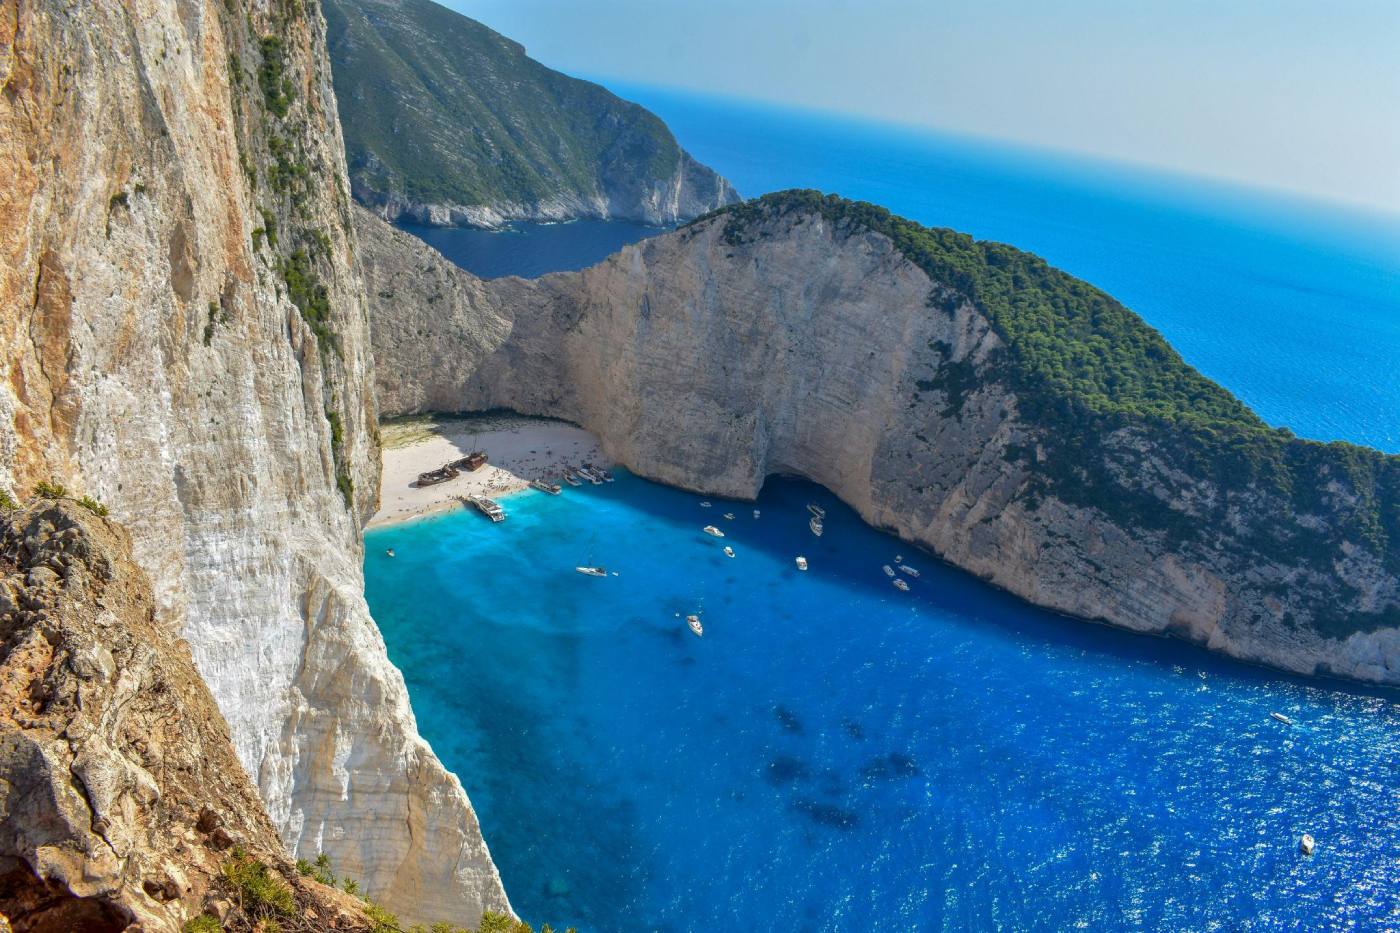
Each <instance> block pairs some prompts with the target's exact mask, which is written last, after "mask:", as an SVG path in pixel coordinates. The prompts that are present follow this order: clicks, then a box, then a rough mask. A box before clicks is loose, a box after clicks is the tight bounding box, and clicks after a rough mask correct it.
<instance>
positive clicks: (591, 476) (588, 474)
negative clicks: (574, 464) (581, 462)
mask: <svg viewBox="0 0 1400 933" xmlns="http://www.w3.org/2000/svg"><path fill="white" fill-rule="evenodd" d="M578 472H579V475H580V476H582V477H583V478H584V479H586V480H588V481H589V482H590V483H592V484H593V485H594V486H601V485H603V478H602V477H601V476H599V475H598V474H597V473H594V472H593V470H592V469H591V468H589V467H580V468H579V471H578Z"/></svg>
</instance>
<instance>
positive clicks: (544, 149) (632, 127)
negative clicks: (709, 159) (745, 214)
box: [325, 0, 738, 227]
mask: <svg viewBox="0 0 1400 933" xmlns="http://www.w3.org/2000/svg"><path fill="white" fill-rule="evenodd" d="M325 10H326V19H327V21H328V22H329V24H330V54H331V62H332V65H333V70H334V73H335V91H336V97H337V101H338V104H339V109H340V120H341V124H342V125H343V127H344V132H345V145H346V155H347V157H348V159H349V167H350V183H351V185H352V188H353V191H354V195H355V198H356V199H357V200H358V201H360V203H362V204H364V205H366V206H368V207H369V208H371V209H372V210H373V211H375V212H376V213H378V214H379V215H380V216H382V217H385V218H387V219H389V220H397V219H400V218H403V219H408V220H413V221H416V222H417V223H421V224H433V225H438V226H472V227H499V226H501V225H503V224H506V223H509V222H510V221H515V220H527V221H564V220H575V219H579V218H601V219H611V220H632V221H638V222H641V223H647V224H654V225H666V224H673V223H677V222H679V221H684V220H689V219H691V218H693V217H696V216H698V215H700V214H703V213H705V212H706V211H710V210H714V209H715V208H717V207H722V206H724V205H726V204H729V203H732V202H734V201H737V200H738V196H737V195H736V194H735V192H734V188H733V187H732V186H731V185H730V184H729V182H727V181H725V180H724V179H723V178H721V177H720V176H719V175H717V174H715V173H714V172H713V171H711V170H710V169H709V168H707V167H705V166H704V165H701V164H700V163H699V162H697V161H696V160H695V159H694V158H692V157H691V156H690V154H689V153H688V152H686V151H685V150H684V149H682V148H681V147H680V146H679V145H678V144H677V143H676V139H675V137H674V136H672V135H671V131H670V129H668V128H667V126H666V124H665V123H663V122H662V121H661V119H660V118H658V117H657V116H656V115H655V114H653V113H651V112H650V111H648V110H646V109H645V108H643V107H641V106H639V105H637V104H634V103H631V102H629V101H625V100H622V99H621V98H619V97H617V96H616V95H614V94H612V93H611V92H610V91H608V90H607V89H606V88H603V87H601V86H599V85H597V84H594V83H592V82H591V81H581V80H579V79H577V78H572V77H569V76H568V75H565V74H561V73H559V72H557V71H554V70H552V69H550V68H547V67H545V66H544V65H542V64H540V63H539V62H537V61H535V60H533V59H531V58H530V57H529V56H528V55H527V54H526V53H525V49H524V47H522V46H521V45H520V44H519V43H517V42H514V41H512V40H510V39H507V38H506V37H505V36H502V35H501V34H499V33H497V32H494V31H492V30H491V29H488V28H487V27H486V26H483V25H482V24H481V23H478V22H476V21H474V20H471V19H468V18H467V17H465V16H462V15H461V14H459V13H457V12H455V11H453V10H449V9H447V8H446V7H443V6H440V5H439V4H437V3H433V2H431V0H328V2H327V3H326V6H325Z"/></svg>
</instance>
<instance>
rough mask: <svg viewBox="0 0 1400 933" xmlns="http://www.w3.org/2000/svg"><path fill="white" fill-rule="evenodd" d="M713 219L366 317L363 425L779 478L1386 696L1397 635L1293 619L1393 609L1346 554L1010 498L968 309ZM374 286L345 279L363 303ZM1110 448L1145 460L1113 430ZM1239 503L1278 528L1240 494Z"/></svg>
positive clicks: (941, 290) (668, 476) (845, 257)
mask: <svg viewBox="0 0 1400 933" xmlns="http://www.w3.org/2000/svg"><path fill="white" fill-rule="evenodd" d="M725 224H726V220H725V218H724V217H720V218H718V219H715V220H710V221H704V222H701V223H699V224H696V225H694V226H692V227H689V228H685V229H682V230H680V231H678V232H676V233H674V234H668V235H664V236H660V237H656V238H653V239H650V240H647V241H644V242H643V243H640V244H637V245H634V246H630V247H627V248H626V249H624V250H623V251H622V252H620V253H618V254H617V255H615V256H613V257H611V258H610V259H608V260H607V261H605V262H603V263H601V264H600V265H598V266H595V267H593V268H591V269H587V270H585V271H583V272H580V273H563V274H558V275H551V276H546V277H544V278H542V279H538V280H535V281H523V280H520V279H513V278H508V279H498V280H493V281H489V282H485V283H480V282H477V281H475V280H472V279H471V278H470V276H467V275H466V273H460V272H459V273H458V276H459V277H461V278H463V279H464V280H465V281H464V284H462V285H461V286H460V287H461V288H462V289H463V290H464V291H470V292H471V293H472V294H473V296H474V297H473V304H472V306H471V307H470V308H465V307H464V308H463V309H462V311H461V313H460V314H459V315H454V316H451V317H450V318H448V320H450V321H451V322H452V323H451V324H450V330H449V329H447V328H446V327H444V328H440V327H439V326H438V324H439V321H441V320H444V319H443V318H441V317H439V316H437V315H434V314H422V313H420V314H417V315H415V316H413V317H412V318H411V319H410V318H408V317H407V315H410V314H412V308H411V307H403V306H399V307H395V308H380V307H378V306H376V307H375V308H374V311H373V314H374V318H375V326H376V334H375V354H376V359H377V361H378V364H379V367H380V371H381V373H384V372H396V373H400V374H408V373H412V379H411V380H410V383H411V385H408V386H403V387H400V388H399V389H397V390H396V391H393V392H390V391H388V389H387V387H384V386H383V383H382V381H381V392H382V393H383V396H384V399H385V406H384V411H385V413H386V414H402V413H407V412H412V411H421V410H424V409H427V408H439V409H447V410H471V409H484V408H493V407H506V408H511V409H514V410H516V411H520V412H523V413H527V414H541V415H546V414H547V415H553V416H556V417H563V418H567V419H570V420H573V421H576V422H577V423H579V424H580V425H582V426H583V427H586V428H588V429H589V430H591V431H593V432H595V433H596V434H597V435H598V436H599V437H600V438H601V439H602V442H603V445H604V448H605V451H606V453H607V454H608V456H610V457H612V458H614V459H616V460H618V461H619V462H622V463H624V464H626V465H627V466H628V467H629V468H631V469H632V470H634V471H636V472H638V473H640V474H642V475H644V476H647V477H650V478H653V479H656V480H660V481H662V482H666V483H670V484H673V485H677V486H681V487H684V488H689V489H694V490H697V491H701V492H705V493H710V494H717V495H729V496H737V497H751V496H754V495H756V494H757V492H758V490H759V488H760V487H761V485H762V483H763V480H764V478H765V477H767V476H769V475H772V474H792V475H798V476H803V477H806V478H809V479H811V480H814V481H816V482H818V483H821V484H822V485H824V486H826V487H827V488H829V489H831V490H832V491H833V492H835V493H836V494H837V495H839V496H840V497H841V498H842V499H843V500H844V501H845V502H847V503H848V504H849V505H851V506H852V507H853V508H855V509H856V510H857V511H858V512H859V513H860V514H861V516H862V517H863V518H864V519H865V520H866V521H867V522H869V523H870V524H871V525H873V526H875V527H878V528H883V529H886V530H889V531H891V532H892V533H894V534H897V535H899V536H900V537H901V538H903V539H905V540H907V541H910V542H914V543H917V544H919V545H921V546H923V547H926V548H928V549H929V550H931V551H933V552H934V553H936V554H937V555H939V556H940V557H943V558H944V559H946V560H948V561H949V562H950V563H953V564H955V565H957V566H959V567H962V568H964V569H966V570H968V571H970V572H972V573H975V574H977V575H978V576H980V577H982V578H984V579H986V580H988V581H990V582H992V583H994V584H995V585H997V586H1000V587H1003V588H1005V589H1007V590H1009V591H1011V592H1013V593H1016V594H1017V595H1020V596H1022V597H1024V598H1025V599H1027V600H1029V601H1030V602H1032V603H1035V604H1037V605H1040V606H1045V607H1047V608H1050V609H1054V610H1058V611H1061V612H1065V613H1067V614H1070V615H1074V616H1078V617H1081V618H1085V619H1091V620H1097V621H1105V622H1109V623H1112V624H1114V625H1119V626H1123V627H1126V628H1131V629H1135V630H1137V631H1142V632H1153V633H1163V634H1175V635H1179V636H1182V637H1186V638H1189V639H1191V640H1193V641H1197V642H1199V643H1201V644H1203V645H1205V646H1206V647H1209V648H1211V649H1213V650H1217V651H1221V652H1224V653H1226V654H1230V655H1233V656H1235V657H1238V658H1242V659H1245V660H1249V661H1254V662H1258V663H1262V664H1267V665H1271V666H1274V667H1278V668H1283V669H1287V670H1293V671H1299V672H1303V673H1319V672H1321V673H1331V674H1335V675H1338V676H1344V677H1351V678H1355V679H1358V680H1369V681H1377V682H1381V683H1397V682H1400V629H1397V628H1395V627H1394V625H1386V624H1383V623H1382V624H1378V625H1377V626H1375V627H1374V628H1373V629H1372V630H1371V631H1368V632H1361V633H1356V634H1351V635H1349V636H1348V637H1347V638H1345V640H1337V639H1333V638H1327V637H1324V636H1322V635H1320V634H1318V632H1317V631H1316V629H1315V628H1313V627H1312V626H1311V625H1310V623H1309V619H1310V618H1311V617H1310V616H1309V615H1308V614H1307V613H1309V612H1311V611H1313V609H1312V607H1315V606H1316V605H1317V604H1318V603H1319V602H1327V601H1329V600H1330V601H1335V603H1336V604H1337V605H1338V606H1342V607H1344V608H1343V612H1352V611H1354V612H1357V613H1375V612H1383V611H1385V610H1386V608H1387V607H1395V606H1397V605H1400V581H1397V580H1396V579H1395V577H1394V576H1393V575H1391V574H1388V573H1386V571H1385V569H1384V567H1383V565H1381V564H1380V563H1379V562H1378V560H1377V558H1376V557H1375V556H1374V555H1373V554H1371V553H1369V552H1368V551H1366V550H1365V549H1362V548H1356V549H1354V551H1353V553H1351V554H1350V555H1349V556H1348V557H1347V558H1346V561H1345V562H1343V563H1339V564H1338V565H1337V567H1338V569H1337V572H1336V573H1326V572H1319V571H1318V570H1317V569H1316V567H1315V566H1312V565H1308V564H1304V563H1296V562H1290V561H1289V560H1286V559H1284V558H1283V557H1282V556H1280V555H1273V554H1267V553H1255V552H1250V551H1247V550H1245V549H1243V545H1239V544H1237V543H1236V542H1232V541H1231V540H1229V539H1228V538H1226V537H1223V536H1222V538H1221V540H1220V542H1219V543H1218V544H1215V545H1212V546H1193V547H1189V548H1188V547H1181V546H1178V545H1175V544H1172V543H1169V542H1168V541H1167V540H1166V538H1165V537H1164V536H1163V535H1162V534H1160V533H1156V532H1152V531H1149V530H1145V529H1142V528H1138V527H1132V526H1126V525H1124V524H1120V523H1117V522H1115V521H1114V520H1112V519H1110V517H1109V516H1108V515H1106V514H1104V513H1103V512H1101V511H1100V510H1098V509H1096V508H1093V507H1087V506H1082V505H1076V504H1072V503H1070V502H1066V501H1062V500H1061V499H1060V498H1057V497H1055V496H1053V495H1044V494H1040V493H1037V492H1034V491H1033V490H1034V489H1035V488H1036V487H1034V485H1033V483H1032V479H1033V478H1034V476H1035V475H1036V474H1037V473H1038V472H1039V471H1040V470H1042V469H1043V468H1044V465H1043V464H1042V462H1041V460H1042V458H1043V457H1044V456H1045V454H1044V451H1043V449H1042V441H1043V439H1044V436H1043V434H1042V433H1041V430H1042V429H1040V428H1038V427H1037V426H1036V425H1035V424H1033V423H1030V422H1029V421H1028V420H1027V419H1026V418H1025V417H1024V416H1023V415H1022V413H1021V409H1022V407H1023V406H1022V405H1021V403H1020V400H1019V399H1018V398H1017V397H1016V395H1015V394H1014V393H1013V392H1011V391H1010V390H1008V389H1007V388H1006V386H1005V385H1004V384H1002V382H1001V381H1000V378H999V376H998V375H997V371H996V367H995V365H993V364H992V359H991V357H992V355H993V354H994V351H996V350H997V348H998V347H999V346H1000V338H999V336H998V335H997V333H996V332H995V331H994V330H993V328H992V327H991V325H990V323H989V321H988V320H987V319H986V318H985V317H984V316H983V314H982V313H981V312H980V311H979V310H978V309H977V308H976V307H975V306H974V305H973V304H972V303H971V302H969V301H967V300H966V299H965V298H962V297H961V296H960V295H958V294H957V293H956V292H954V291H952V290H951V289H949V288H948V287H946V286H945V285H943V284H941V283H936V282H933V281H931V280H930V279H929V277H928V276H927V275H926V274H925V273H924V271H922V270H921V269H920V268H918V267H916V266H915V265H914V264H913V263H912V262H910V261H909V260H908V259H907V258H906V257H905V256H904V255H903V254H902V253H901V252H899V251H898V250H897V249H896V248H895V246H894V244H893V243H892V242H891V241H890V240H889V239H887V238H886V237H885V236H883V235H881V234H877V233H873V232H870V231H868V230H863V229H862V230H855V231H852V230H849V229H846V230H837V229H833V228H832V226H831V225H830V223H829V222H828V221H827V220H825V219H824V218H823V217H822V215H821V214H819V213H805V214H804V213H796V214H788V215H785V216H783V217H779V218H776V219H771V220H769V221H766V226H765V227H764V228H763V229H761V230H760V231H757V232H756V233H754V234H753V235H752V236H746V237H743V238H741V240H740V241H736V240H734V239H732V238H729V237H726V236H725V234H724V229H725ZM363 229H364V228H362V230H363ZM371 235H372V234H371V233H370V232H369V231H368V230H365V237H366V239H368V238H369V237H370V236H371ZM379 274H380V273H379V272H378V271H371V272H370V273H369V275H370V278H371V282H370V292H371V295H373V293H374V292H375V289H376V287H377V285H376V282H375V281H374V279H375V277H376V276H377V275H379ZM419 307H420V309H421V307H422V306H421V305H419ZM471 314H476V315H478V316H479V318H480V319H481V320H482V321H483V322H485V323H484V324H483V326H482V328H480V332H482V333H485V332H486V331H488V330H489V332H490V333H491V334H493V335H495V334H498V333H499V320H500V318H505V319H507V320H508V321H509V336H508V337H507V338H506V339H505V340H504V342H500V345H499V348H498V349H496V350H495V352H493V353H491V354H489V355H487V356H486V357H485V358H484V359H482V358H481V353H480V347H481V344H482V343H483V342H481V341H479V342H478V343H476V344H473V345H472V347H473V348H472V350H471V352H467V353H464V354H462V355H460V356H454V354H453V353H452V352H451V349H449V348H450V347H451V346H452V342H453V341H454V340H455V339H457V338H456V337H455V336H454V335H455V334H456V333H457V332H459V331H462V330H470V329H471V326H470V324H467V323H464V321H463V316H464V315H465V316H470V315H471ZM390 316H392V317H393V318H394V319H393V320H392V321H389V320H386V318H388V317H390ZM381 321H383V322H384V323H382V324H381V323H380V322H381ZM385 332H392V333H395V334H399V335H403V334H406V333H417V334H418V337H417V339H416V341H404V340H397V341H387V340H385V339H383V337H382V334H383V333H385ZM499 340H500V338H499V337H496V336H492V337H491V338H490V339H489V340H486V341H484V343H486V344H488V345H489V344H491V343H496V342H499ZM428 346H433V347H434V350H433V351H432V352H431V354H430V355H428V356H426V357H422V356H418V355H416V350H417V348H422V347H428ZM478 359H480V360H481V362H480V363H478V362H477V360H478ZM410 360H413V361H415V362H418V361H421V362H423V363H425V364H426V365H418V366H414V365H413V364H412V363H410ZM1114 445H1116V446H1117V447H1119V448H1122V449H1123V450H1125V451H1126V450H1133V449H1135V448H1137V447H1141V451H1139V453H1142V452H1145V453H1146V454H1151V453H1152V452H1153V451H1152V441H1151V439H1144V438H1140V437H1135V436H1133V435H1132V434H1131V432H1123V433H1121V436H1115V437H1114V438H1112V440H1111V444H1110V446H1114ZM1122 481H1123V483H1124V484H1125V488H1126V486H1127V484H1131V483H1148V482H1159V481H1160V486H1161V490H1162V494H1163V495H1164V496H1165V495H1170V496H1172V497H1176V500H1174V503H1173V507H1175V508H1181V509H1183V510H1188V511H1189V510H1190V509H1192V508H1193V507H1194V506H1193V505H1192V502H1193V501H1195V500H1199V501H1210V500H1213V499H1214V498H1215V497H1216V496H1218V494H1219V490H1216V489H1215V488H1214V487H1212V485H1211V484H1210V483H1209V482H1208V481H1198V480H1195V479H1193V478H1191V477H1186V476H1170V475H1167V474H1162V475H1161V476H1157V475H1156V474H1154V473H1153V470H1152V469H1150V468H1147V467H1142V468H1139V469H1136V470H1134V471H1132V475H1131V476H1125V477H1124V478H1123V480H1122ZM1257 507H1258V508H1259V509H1261V510H1268V509H1273V510H1276V511H1285V512H1286V511H1287V507H1286V506H1281V505H1280V504H1279V503H1277V502H1275V501H1272V500H1269V499H1267V497H1266V496H1265V495H1264V494H1263V493H1260V494H1259V496H1258V502H1257ZM1201 520H1203V521H1204V520H1205V519H1201ZM1318 520H1322V519H1318ZM1339 557H1341V555H1339ZM1347 563H1354V565H1355V566H1354V567H1348V566H1346V564H1347ZM1344 581H1345V583H1344ZM1357 594H1361V595H1359V596H1358V595H1357ZM1348 601H1350V602H1348Z"/></svg>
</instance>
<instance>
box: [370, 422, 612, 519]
mask: <svg viewBox="0 0 1400 933" xmlns="http://www.w3.org/2000/svg"><path fill="white" fill-rule="evenodd" d="M380 435H381V437H382V439H383V447H384V454H383V456H384V469H383V472H382V474H381V477H380V485H379V511H377V512H375V513H374V517H372V518H371V519H370V520H369V521H368V522H366V523H365V529H366V530H370V529H374V528H384V527H387V526H390V525H396V524H399V523H401V522H407V521H412V520H414V519H417V518H423V517H425V516H428V515H436V514H439V513H441V512H444V511H447V510H449V509H453V508H460V505H459V504H458V502H457V499H456V497H457V496H466V495H484V496H491V497H502V496H508V495H511V494H513V493H517V492H522V491H524V490H526V489H528V488H529V483H530V480H532V479H548V480H549V481H551V482H562V481H563V480H562V477H563V474H564V473H565V472H566V471H570V470H573V469H576V468H577V467H580V466H583V465H585V464H591V465H593V466H602V467H605V468H610V467H612V465H613V464H612V462H611V461H610V460H609V459H608V458H607V457H606V456H604V454H603V451H602V448H601V447H600V446H599V443H598V439H597V438H596V437H594V436H593V435H592V434H590V433H589V432H587V431H585V430H584V429H583V428H580V427H578V426H576V425H573V424H570V423H569V422H567V421H557V420H554V419H551V418H532V417H527V416H524V415H516V414H486V415H470V416H457V415H415V416H411V417H408V418H400V419H394V420H392V421H387V422H385V423H383V424H382V425H380ZM473 450H481V451H484V452H485V453H486V457H487V460H486V465H485V466H483V467H481V468H480V469H479V470H475V471H473V472H470V473H469V472H466V471H463V472H462V473H461V474H460V475H459V476H457V477H455V478H454V479H450V480H448V481H446V482H443V483H438V484H436V485H434V486H426V487H422V488H419V487H417V486H414V485H411V484H412V483H413V482H414V481H415V480H416V479H417V478H418V474H420V473H424V472H427V471H428V470H432V469H436V468H437V467H440V466H442V465H443V464H444V463H448V462H451V461H453V460H456V459H458V458H460V457H464V456H466V455H467V454H468V453H471V452H472V451H473Z"/></svg>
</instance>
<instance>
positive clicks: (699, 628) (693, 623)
mask: <svg viewBox="0 0 1400 933" xmlns="http://www.w3.org/2000/svg"><path fill="white" fill-rule="evenodd" d="M685 624H686V625H689V626H690V630H691V631H692V632H694V633H695V634H696V636H697V637H698V636H700V635H704V634H705V626H703V625H701V624H700V617H699V616H697V615H689V616H686V617H685Z"/></svg>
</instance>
